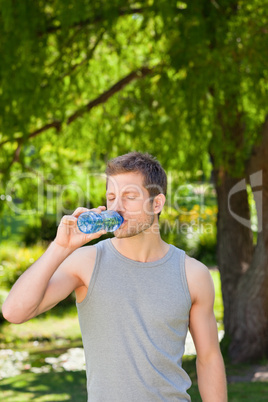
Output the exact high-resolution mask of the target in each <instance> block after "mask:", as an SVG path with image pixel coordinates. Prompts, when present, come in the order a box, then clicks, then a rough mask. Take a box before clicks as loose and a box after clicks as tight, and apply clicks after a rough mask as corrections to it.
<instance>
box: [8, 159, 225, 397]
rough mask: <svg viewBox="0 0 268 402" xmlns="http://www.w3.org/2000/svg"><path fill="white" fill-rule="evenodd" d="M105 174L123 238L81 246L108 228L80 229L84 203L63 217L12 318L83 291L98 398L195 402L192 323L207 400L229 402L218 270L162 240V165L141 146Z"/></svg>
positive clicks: (90, 369) (92, 391)
mask: <svg viewBox="0 0 268 402" xmlns="http://www.w3.org/2000/svg"><path fill="white" fill-rule="evenodd" d="M106 173H107V208H108V209H112V210H116V211H118V212H119V213H120V214H121V215H122V216H123V218H124V223H123V224H122V226H121V227H120V228H119V229H117V230H116V232H115V237H114V238H112V239H107V240H104V241H101V242H99V243H98V244H97V245H96V246H85V247H81V246H83V245H84V244H85V243H87V242H89V241H90V240H92V239H96V238H98V237H100V236H101V235H102V234H104V233H105V231H100V232H98V233H96V234H89V235H86V234H83V233H81V232H79V230H78V229H77V224H76V223H77V218H78V216H79V215H80V214H81V213H82V212H84V211H86V209H85V208H78V209H77V210H76V211H75V212H74V213H73V214H72V215H70V216H64V217H63V218H62V220H61V222H60V225H59V227H58V231H57V235H56V238H55V240H54V241H53V242H52V243H51V245H50V246H49V247H48V249H47V250H46V252H45V253H44V254H43V256H42V257H40V259H39V260H38V261H36V262H35V263H34V264H33V265H32V266H31V267H30V268H29V269H28V270H27V271H26V272H25V273H24V274H23V275H22V276H21V277H20V278H19V279H18V281H17V282H16V283H15V285H14V286H13V288H12V290H11V292H10V294H9V296H8V298H7V300H6V301H5V303H4V305H3V315H4V317H5V318H6V319H7V320H9V321H10V322H13V323H22V322H25V321H27V320H29V319H31V318H32V317H35V316H37V315H38V314H41V313H42V312H44V311H46V310H49V309H51V308H52V307H53V306H55V305H56V304H57V303H58V302H59V301H60V300H62V299H64V298H65V297H67V296H68V295H69V294H70V293H71V292H72V291H73V290H75V293H76V300H77V309H78V315H79V322H80V326H81V331H82V339H83V344H84V350H85V357H86V367H87V389H88V400H89V401H93V402H106V401H107V402H108V401H109V402H126V401H129V402H131V401H132V402H137V401H139V402H150V401H152V402H157V401H190V397H189V395H188V393H187V389H188V388H189V387H190V385H191V381H190V379H189V377H188V375H187V374H186V373H185V371H184V370H183V369H182V366H181V364H182V356H183V352H184V343H185V337H186V333H187V329H188V326H189V328H190V331H191V334H192V337H193V340H194V343H195V347H196V351H197V374H198V386H199V390H200V394H201V397H202V400H203V401H204V402H210V401H211V402H226V401H227V393H226V379H225V370H224V364H223V359H222V356H221V353H220V349H219V344H218V333H217V325H216V321H215V317H214V314H213V303H214V287H213V283H212V279H211V276H210V274H209V271H208V269H207V268H206V267H205V266H204V265H203V264H201V263H200V262H198V261H196V260H195V259H193V258H190V257H188V256H187V255H185V253H184V251H182V250H180V249H178V248H176V247H174V246H173V245H169V244H167V243H165V242H164V241H163V240H162V239H161V237H160V233H159V223H158V219H159V215H160V213H161V211H162V208H163V206H164V203H165V192H166V185H167V183H166V174H165V172H164V170H163V168H162V167H161V165H160V164H159V163H158V162H157V161H156V160H155V159H154V158H153V157H151V156H150V155H148V154H141V153H138V152H132V153H129V154H126V155H123V156H120V157H118V158H115V159H114V160H112V161H110V162H108V166H107V169H106ZM104 209H105V207H103V206H101V207H99V208H96V209H94V210H93V211H96V212H101V211H102V210H104Z"/></svg>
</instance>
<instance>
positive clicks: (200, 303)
mask: <svg viewBox="0 0 268 402" xmlns="http://www.w3.org/2000/svg"><path fill="white" fill-rule="evenodd" d="M196 279H198V280H196V285H195V300H194V302H193V304H192V308H191V311H190V321H189V329H190V332H191V335H192V338H193V341H194V344H195V347H196V352H197V356H198V358H199V359H202V358H204V359H206V358H207V357H208V356H209V355H210V354H211V353H213V352H215V351H218V350H219V342H218V329H217V322H216V319H215V315H214V311H213V305H214V298H215V291H214V285H213V281H212V278H211V275H210V273H209V271H208V270H207V271H206V270H204V269H203V270H201V272H200V273H199V275H198V278H196Z"/></svg>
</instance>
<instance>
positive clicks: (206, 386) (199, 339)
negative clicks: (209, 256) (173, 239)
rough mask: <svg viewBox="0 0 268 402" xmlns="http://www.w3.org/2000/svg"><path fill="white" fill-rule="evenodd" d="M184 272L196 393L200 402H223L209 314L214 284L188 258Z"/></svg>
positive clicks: (204, 270)
mask: <svg viewBox="0 0 268 402" xmlns="http://www.w3.org/2000/svg"><path fill="white" fill-rule="evenodd" d="M186 273H187V280H188V285H189V290H190V294H191V298H192V308H191V311H190V322H189V329H190V332H191V335H192V338H193V341H194V344H195V348H196V354H197V360H196V368H197V377H198V388H199V392H200V395H201V398H202V401H203V402H226V401H227V386H226V375H225V368H224V362H223V358H222V354H221V351H220V347H219V341H218V329H217V323H216V319H215V316H214V312H213V305H214V299H215V291H214V284H213V281H212V278H211V275H210V273H209V271H208V269H207V267H205V266H204V265H203V264H202V263H200V262H199V261H197V260H194V259H192V258H189V257H188V258H187V262H186Z"/></svg>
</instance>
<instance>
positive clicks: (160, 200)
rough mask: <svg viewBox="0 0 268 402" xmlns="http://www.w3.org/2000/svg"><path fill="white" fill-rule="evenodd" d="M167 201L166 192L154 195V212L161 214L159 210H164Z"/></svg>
mask: <svg viewBox="0 0 268 402" xmlns="http://www.w3.org/2000/svg"><path fill="white" fill-rule="evenodd" d="M165 202H166V197H165V196H164V194H162V193H161V194H158V195H157V196H155V197H154V202H153V207H154V213H155V214H159V212H161V211H162V209H163V207H164V205H165Z"/></svg>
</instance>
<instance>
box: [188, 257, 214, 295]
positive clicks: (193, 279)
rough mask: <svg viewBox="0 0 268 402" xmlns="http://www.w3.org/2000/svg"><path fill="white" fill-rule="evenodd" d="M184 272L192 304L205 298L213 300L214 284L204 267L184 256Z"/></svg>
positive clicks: (200, 263) (193, 259)
mask: <svg viewBox="0 0 268 402" xmlns="http://www.w3.org/2000/svg"><path fill="white" fill-rule="evenodd" d="M185 272H186V278H187V282H188V287H189V292H190V295H191V299H192V302H195V301H196V300H197V299H200V298H205V297H208V298H212V299H213V300H214V284H213V280H212V277H211V275H210V272H209V269H208V268H207V267H206V265H204V264H203V263H202V262H200V261H198V260H196V259H195V258H192V257H189V256H188V255H187V254H186V256H185Z"/></svg>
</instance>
